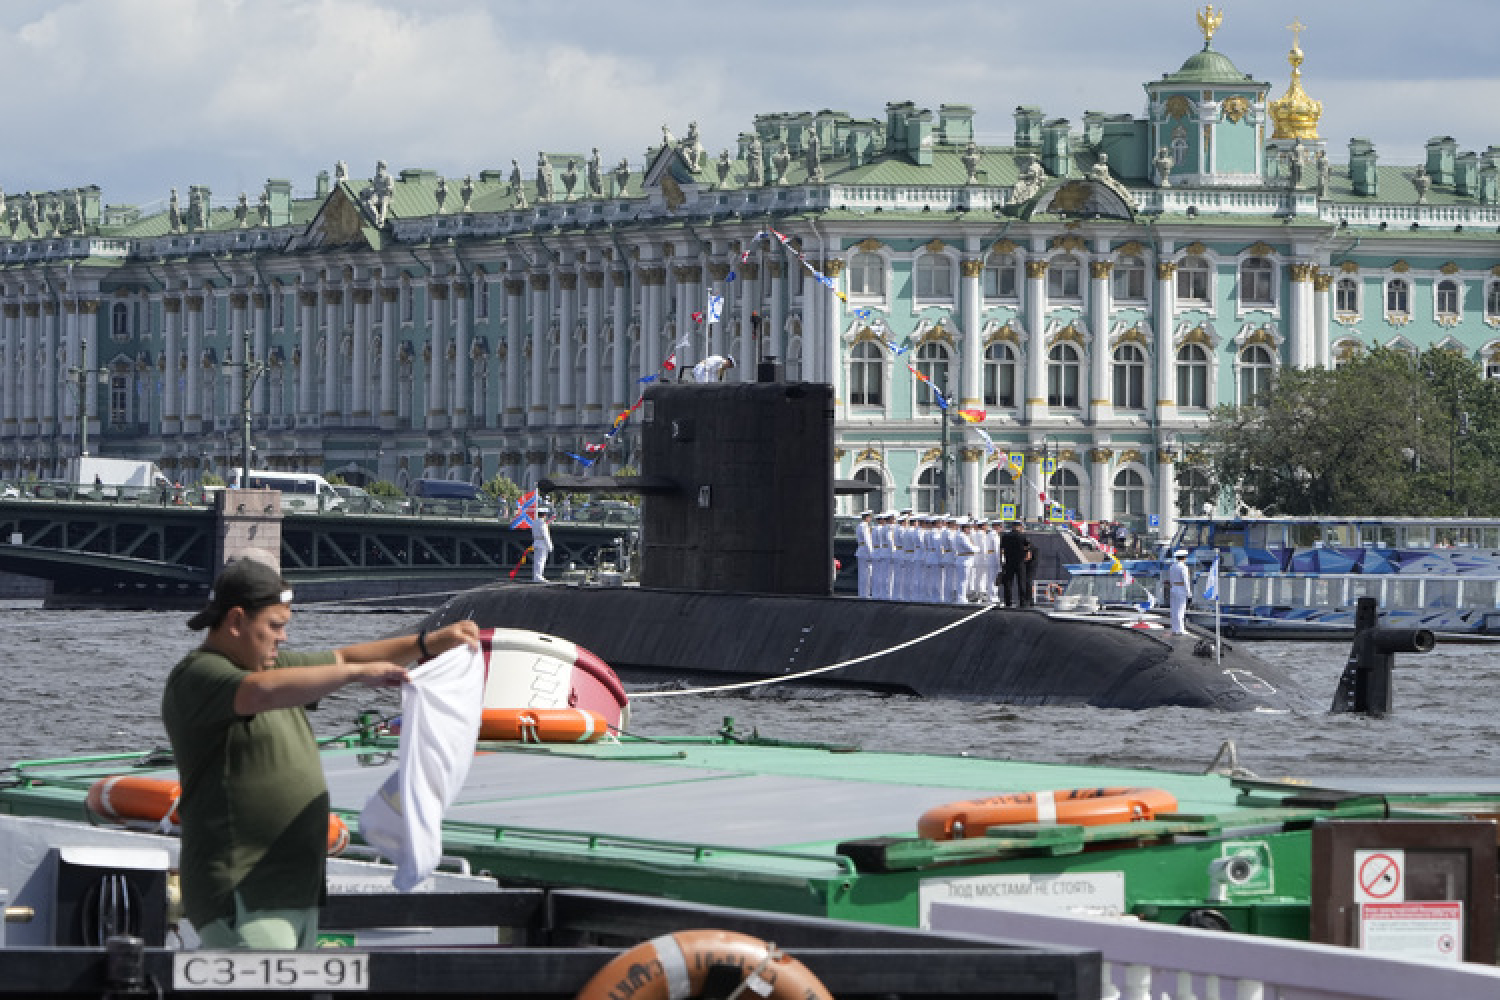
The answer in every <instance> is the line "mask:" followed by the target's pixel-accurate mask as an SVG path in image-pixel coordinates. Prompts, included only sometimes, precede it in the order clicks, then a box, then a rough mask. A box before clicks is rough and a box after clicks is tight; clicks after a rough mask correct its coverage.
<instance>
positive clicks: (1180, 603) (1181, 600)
mask: <svg viewBox="0 0 1500 1000" xmlns="http://www.w3.org/2000/svg"><path fill="white" fill-rule="evenodd" d="M1187 557H1188V553H1187V549H1178V550H1177V551H1176V552H1173V553H1172V565H1170V566H1168V567H1167V586H1168V587H1169V588H1170V593H1171V598H1172V634H1173V635H1187V606H1188V598H1190V597H1191V596H1192V595H1193V573H1192V570H1190V569H1188V564H1187Z"/></svg>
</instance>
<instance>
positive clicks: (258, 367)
mask: <svg viewBox="0 0 1500 1000" xmlns="http://www.w3.org/2000/svg"><path fill="white" fill-rule="evenodd" d="M250 354H251V350H250V328H249V326H246V327H245V331H244V336H243V339H242V340H241V343H240V359H239V360H238V361H225V362H224V363H223V364H221V365H220V366H219V370H220V371H221V372H223V373H224V374H225V375H231V374H233V373H234V372H236V371H238V372H239V373H240V374H241V376H242V378H241V383H240V384H241V388H240V421H241V427H240V430H241V438H240V486H241V487H242V488H243V487H245V486H247V485H248V484H249V482H250V453H251V452H252V451H254V450H255V449H254V448H253V447H252V446H251V444H250V402H251V392H252V390H254V388H255V382H256V380H257V379H259V378H260V376H261V374H262V373H263V372H264V371H265V370H266V366H265V363H264V362H261V361H254V360H252V359H251V357H250Z"/></svg>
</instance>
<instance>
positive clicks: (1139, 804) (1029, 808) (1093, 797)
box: [917, 788, 1177, 840]
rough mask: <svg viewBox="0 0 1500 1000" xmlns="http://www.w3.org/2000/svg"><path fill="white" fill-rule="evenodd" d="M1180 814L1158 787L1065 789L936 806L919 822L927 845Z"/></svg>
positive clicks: (1168, 797) (1006, 795)
mask: <svg viewBox="0 0 1500 1000" xmlns="http://www.w3.org/2000/svg"><path fill="white" fill-rule="evenodd" d="M1176 811H1177V799H1176V797H1175V796H1173V795H1172V794H1171V793H1170V792H1165V791H1162V790H1161V789H1160V788H1065V789H1059V790H1057V791H1051V792H1007V793H1006V794H1004V795H996V796H994V797H992V798H988V799H969V800H967V801H964V802H950V803H948V804H947V805H942V806H935V807H933V808H931V809H929V810H927V811H926V812H925V813H923V814H922V816H921V818H920V819H918V820H917V836H919V837H924V838H926V839H927V840H962V839H964V838H965V837H981V836H983V835H984V831H985V830H986V829H987V828H988V827H992V826H1010V825H1015V824H1022V823H1042V824H1065V825H1071V826H1108V825H1110V824H1112V823H1133V822H1137V821H1142V820H1150V819H1155V818H1156V816H1157V815H1158V814H1161V813H1173V812H1176Z"/></svg>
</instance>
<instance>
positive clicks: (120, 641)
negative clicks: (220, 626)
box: [0, 601, 1500, 779]
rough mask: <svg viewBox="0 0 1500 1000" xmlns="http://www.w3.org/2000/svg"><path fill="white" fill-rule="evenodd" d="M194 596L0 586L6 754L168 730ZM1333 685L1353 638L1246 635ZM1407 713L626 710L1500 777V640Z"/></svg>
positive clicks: (795, 702)
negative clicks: (4, 590)
mask: <svg viewBox="0 0 1500 1000" xmlns="http://www.w3.org/2000/svg"><path fill="white" fill-rule="evenodd" d="M416 618H417V616H416V615H415V614H412V613H409V612H408V613H353V612H334V611H329V610H319V609H315V608H314V609H299V610H298V612H297V614H296V616H295V617H294V618H293V621H292V627H291V636H292V639H291V643H290V645H291V647H292V648H303V649H313V648H324V647H328V646H338V645H344V644H347V643H350V642H357V641H361V640H364V639H369V638H376V637H379V636H384V635H389V634H393V633H397V632H402V631H406V630H407V629H408V626H409V625H411V623H413V622H415V621H416ZM186 619H187V615H186V614H184V613H182V612H95V611H44V610H42V609H40V607H38V606H37V604H36V603H34V602H24V601H12V602H6V603H0V706H3V708H4V718H5V720H6V723H5V726H4V730H3V731H4V737H3V739H0V761H3V762H6V763H9V762H13V761H16V760H34V759H39V758H47V757H54V756H71V755H75V754H81V753H115V752H126V751H134V750H143V749H150V748H151V747H154V746H158V745H164V744H165V742H166V739H165V735H164V733H163V731H162V728H161V722H160V719H159V716H158V714H157V708H158V704H159V699H160V693H161V684H162V681H163V679H164V678H165V677H166V673H167V671H168V670H169V669H170V668H171V666H172V664H173V663H175V662H176V661H177V660H178V658H180V657H181V656H182V655H183V654H184V653H185V652H187V651H188V650H189V649H190V648H192V646H193V645H194V643H195V641H196V640H197V638H198V636H197V635H196V634H195V633H192V632H189V631H188V630H187V628H186V627H185V625H184V622H185V621H186ZM1251 649H1252V651H1253V652H1254V653H1255V654H1256V655H1259V656H1261V657H1262V658H1264V659H1267V660H1274V661H1279V662H1281V663H1282V664H1284V665H1285V666H1286V667H1287V668H1288V669H1289V670H1290V671H1291V673H1292V674H1293V676H1295V677H1297V678H1299V679H1300V681H1301V682H1302V683H1303V684H1304V685H1305V688H1306V690H1308V691H1310V692H1313V693H1314V694H1315V695H1316V698H1315V702H1316V703H1317V704H1320V705H1321V704H1327V703H1328V702H1330V701H1331V700H1332V696H1333V690H1334V686H1335V684H1336V682H1337V680H1338V676H1339V673H1340V671H1341V670H1342V669H1343V664H1344V659H1345V657H1346V656H1347V654H1348V645H1347V643H1344V642H1327V643H1304V642H1264V643H1256V644H1253V645H1252V646H1251ZM1398 664H1399V670H1398V673H1397V679H1396V713H1395V714H1394V715H1393V716H1392V717H1390V718H1386V719H1367V718H1363V717H1358V716H1347V715H1337V716H1335V715H1326V714H1322V713H1320V712H1313V713H1303V714H1292V715H1256V714H1246V713H1235V714H1220V713H1216V712H1209V711H1204V710H1196V709H1179V708H1162V709H1152V710H1147V711H1124V710H1110V709H1094V708H1034V707H1026V708H1017V707H1012V706H1006V705H972V704H967V703H958V702H948V701H938V700H921V699H914V698H904V697H885V696H874V695H859V694H854V695H850V694H813V695H808V694H806V693H805V692H804V693H799V694H798V695H796V696H787V695H785V694H783V693H781V692H778V691H776V690H775V689H770V690H765V689H763V690H761V691H758V692H755V693H753V694H749V695H739V694H733V695H687V696H672V697H663V696H652V693H651V692H640V696H638V697H636V698H634V699H633V701H632V714H631V721H630V728H631V730H632V731H634V732H637V733H641V734H643V735H647V736H664V735H704V734H707V733H709V732H711V731H713V730H715V729H717V728H718V727H719V725H720V724H721V722H722V720H723V719H724V718H725V717H726V716H727V717H732V718H733V719H734V720H735V725H736V727H737V728H740V729H742V730H749V729H755V730H758V731H759V732H760V733H761V734H762V735H764V736H772V737H776V738H779V739H810V740H823V741H841V742H853V743H858V744H859V745H861V746H864V747H866V748H869V749H890V750H902V751H928V752H943V753H968V754H974V755H980V756H990V757H1020V758H1025V759H1029V760H1041V761H1054V762H1059V763H1083V764H1122V765H1144V766H1158V767H1168V768H1174V769H1181V770H1202V769H1204V768H1205V767H1206V766H1207V765H1208V764H1209V762H1210V761H1211V760H1212V759H1213V757H1214V755H1215V753H1216V752H1217V751H1218V750H1219V748H1220V746H1221V744H1222V743H1223V742H1224V741H1225V740H1233V741H1234V743H1235V744H1236V746H1237V748H1238V751H1239V760H1240V763H1241V765H1243V766H1244V767H1247V768H1249V769H1250V770H1252V771H1254V772H1255V773H1257V774H1259V775H1260V776H1262V777H1268V778H1269V777H1300V778H1308V779H1311V778H1316V777H1320V776H1339V777H1342V776H1348V775H1351V774H1366V773H1370V772H1376V773H1379V774H1381V775H1383V776H1388V777H1435V778H1463V777H1496V778H1497V779H1500V769H1497V768H1496V767H1495V764H1494V760H1493V756H1492V754H1493V750H1494V748H1495V746H1496V744H1497V738H1500V713H1497V702H1500V694H1497V686H1500V647H1488V646H1469V645H1445V646H1444V645H1440V646H1439V647H1438V648H1437V649H1436V650H1435V651H1434V652H1432V653H1428V654H1426V655H1407V656H1401V657H1398ZM398 704H399V701H398V696H397V695H396V694H395V693H394V692H373V691H369V690H367V689H363V688H358V689H348V690H346V691H343V692H340V693H339V694H337V695H334V696H332V697H330V698H328V699H326V700H325V701H324V702H323V704H322V706H321V707H320V709H319V710H318V711H317V712H316V713H314V715H313V720H314V726H315V728H316V729H317V731H318V732H319V734H320V735H332V734H335V733H339V732H343V731H346V730H348V729H351V728H353V726H354V723H355V720H356V719H357V717H358V714H359V712H360V711H361V710H362V709H374V710H376V711H380V712H382V713H391V712H394V711H395V710H396V708H397V706H398Z"/></svg>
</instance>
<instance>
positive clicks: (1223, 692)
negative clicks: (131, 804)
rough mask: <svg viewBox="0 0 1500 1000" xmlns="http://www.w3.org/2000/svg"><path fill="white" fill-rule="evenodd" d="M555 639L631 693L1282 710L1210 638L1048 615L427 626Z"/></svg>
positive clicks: (738, 605)
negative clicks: (781, 687)
mask: <svg viewBox="0 0 1500 1000" xmlns="http://www.w3.org/2000/svg"><path fill="white" fill-rule="evenodd" d="M465 618H472V619H473V620H474V621H476V622H477V623H478V624H479V625H480V626H481V627H484V628H520V629H530V630H533V631H537V632H545V633H548V634H550V635H556V636H559V637H561V638H564V639H568V640H570V641H572V642H575V643H577V644H578V645H580V646H583V647H585V648H586V649H589V650H591V651H592V652H594V653H596V654H597V655H598V656H600V657H601V658H603V659H604V661H605V662H607V663H608V664H609V665H610V666H611V667H613V668H614V669H615V671H616V672H617V673H618V674H619V675H620V677H621V678H622V679H623V680H625V681H626V682H627V683H631V684H637V685H639V684H659V683H681V684H684V685H687V686H695V687H696V686H715V685H723V684H735V683H745V682H763V683H764V684H766V685H769V684H770V683H771V682H776V683H781V684H796V685H813V686H818V687H825V688H845V689H860V690H872V691H884V692H890V693H900V694H910V695H916V696H920V697H925V698H947V699H954V700H961V701H972V702H997V703H1007V704H1016V705H1092V706H1096V707H1100V708H1127V709H1143V708H1155V707H1158V706H1163V705H1176V706H1183V707H1190V708H1211V709H1219V710H1224V711H1257V710H1258V711H1266V710H1273V711H1289V710H1300V709H1303V708H1306V707H1307V703H1306V699H1305V698H1304V697H1303V696H1302V695H1301V693H1300V692H1298V691H1297V689H1296V686H1295V685H1294V684H1293V683H1292V681H1291V680H1290V678H1289V677H1288V676H1287V675H1286V674H1285V673H1284V672H1283V671H1281V670H1280V669H1279V668H1276V667H1274V666H1272V665H1270V664H1267V663H1264V662H1262V661H1260V660H1258V659H1256V658H1254V657H1252V656H1250V655H1249V654H1248V653H1244V652H1241V651H1239V650H1237V649H1235V648H1233V647H1232V646H1230V645H1228V644H1227V643H1226V644H1225V645H1224V647H1223V653H1222V658H1221V659H1219V660H1217V661H1216V660H1215V657H1214V653H1213V648H1212V647H1213V638H1212V636H1211V635H1205V634H1202V633H1199V634H1197V635H1192V636H1186V637H1174V636H1172V635H1171V633H1170V632H1168V631H1166V630H1164V629H1159V628H1152V629H1143V628H1138V627H1130V626H1129V623H1128V622H1125V621H1122V620H1119V619H1107V618H1101V619H1099V620H1097V621H1095V620H1089V619H1087V618H1084V617H1080V616H1068V617H1063V616H1056V617H1055V616H1053V615H1051V614H1049V613H1048V612H1047V611H1045V610H1042V609H1009V608H1000V607H990V608H988V609H981V608H977V607H975V606H973V605H942V604H909V603H896V602H888V601H870V600H859V599H856V598H842V597H811V596H797V595H782V594H768V595H759V594H723V593H704V592H694V591H681V590H665V589H652V588H635V587H579V586H557V585H535V584H531V585H526V584H495V585H492V586H488V587H482V588H479V589H477V590H473V591H468V592H466V593H464V594H461V595H458V596H456V597H454V598H453V599H452V600H450V601H449V602H448V603H447V604H445V605H443V606H442V607H441V608H439V609H438V610H437V611H435V612H433V613H432V614H431V615H429V616H428V618H427V619H426V622H425V624H426V625H427V626H428V627H429V628H436V627H439V626H441V625H444V624H447V623H448V622H452V621H458V620H462V619H465Z"/></svg>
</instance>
